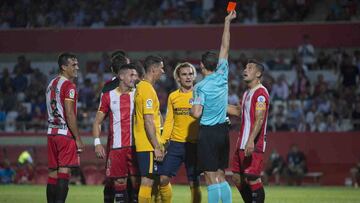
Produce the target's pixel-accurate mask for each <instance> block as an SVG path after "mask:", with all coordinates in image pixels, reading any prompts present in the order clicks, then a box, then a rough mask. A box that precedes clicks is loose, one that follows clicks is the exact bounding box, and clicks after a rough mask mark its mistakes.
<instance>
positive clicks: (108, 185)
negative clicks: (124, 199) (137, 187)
mask: <svg viewBox="0 0 360 203" xmlns="http://www.w3.org/2000/svg"><path fill="white" fill-rule="evenodd" d="M114 198H115V191H114V183H113V181H112V180H110V179H107V180H106V181H105V187H104V203H114Z"/></svg>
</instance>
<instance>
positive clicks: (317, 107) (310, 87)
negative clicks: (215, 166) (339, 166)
mask: <svg viewBox="0 0 360 203" xmlns="http://www.w3.org/2000/svg"><path fill="white" fill-rule="evenodd" d="M305 38H306V37H305ZM304 46H305V45H301V46H299V50H298V52H299V53H298V54H294V56H293V57H289V58H288V57H286V56H285V55H284V54H283V53H280V52H279V53H278V54H275V56H273V57H271V58H270V59H265V60H264V61H265V62H264V65H265V67H266V68H267V69H268V71H266V75H264V84H265V85H266V86H267V88H268V89H269V91H270V96H271V99H272V105H271V109H270V115H269V125H268V126H269V127H268V128H269V130H270V131H299V132H305V131H306V132H329V131H330V132H334V131H351V130H360V122H359V121H360V88H359V79H360V74H359V73H360V52H359V50H355V51H350V50H346V51H345V50H334V51H320V52H319V53H318V54H317V56H316V57H315V55H311V54H310V57H313V58H312V60H309V59H307V57H309V56H307V55H301V53H302V49H301V47H304ZM308 46H312V45H311V44H308ZM312 49H313V47H312ZM256 57H258V56H256ZM248 58H251V57H250V56H247V55H246V54H244V53H243V54H240V55H239V56H238V57H234V56H232V59H230V60H229V61H230V73H231V74H230V76H229V91H230V92H229V103H230V104H238V103H239V101H240V100H241V98H239V95H242V92H243V91H244V89H245V85H244V84H243V83H242V82H241V81H242V69H243V67H244V65H245V64H246V61H247V59H248ZM107 60H108V57H106V54H104V57H103V59H102V60H101V61H100V62H99V63H98V64H99V65H98V68H97V69H96V70H95V71H96V72H92V71H94V70H88V69H86V68H82V69H83V70H82V73H81V75H80V77H79V78H78V81H77V82H78V89H79V107H78V117H79V120H80V126H81V128H82V130H84V131H90V130H91V124H92V122H93V119H94V117H95V113H96V109H97V102H98V98H99V96H100V92H101V88H102V87H103V84H104V82H105V80H106V79H104V70H105V72H106V71H109V67H107V66H108V64H109V63H108V61H107ZM182 61H183V60H182V59H178V58H166V57H165V62H166V64H165V65H166V68H165V74H164V76H163V77H162V79H161V81H160V82H159V83H158V84H157V87H156V88H157V92H158V96H159V100H160V103H161V111H162V113H165V111H166V101H167V96H168V93H169V92H171V91H172V90H174V89H175V88H176V83H175V82H174V79H173V76H172V72H173V69H174V67H175V66H176V64H177V63H178V62H182ZM304 61H307V62H308V63H307V64H306V63H304ZM309 61H310V62H309ZM194 63H196V60H194ZM195 65H197V64H195ZM1 69H2V72H1V75H0V78H1V79H0V88H1V93H0V94H1V95H0V123H1V125H0V129H1V130H3V131H8V132H11V131H16V130H20V131H21V130H23V131H25V130H33V131H34V130H35V131H38V130H40V131H43V130H44V129H45V128H46V125H47V122H46V119H47V118H46V105H45V97H44V95H45V88H46V87H45V85H46V84H47V81H48V79H49V77H50V76H48V75H45V74H44V73H42V72H40V71H39V70H38V69H37V68H36V67H32V65H31V63H30V60H28V59H26V58H25V56H19V57H18V62H17V64H16V65H15V67H14V68H13V70H12V72H10V71H9V70H8V69H7V68H6V67H1ZM316 70H320V72H319V71H316ZM324 71H325V72H331V73H333V76H336V77H330V76H331V75H323V73H325V72H324ZM315 72H317V73H319V74H318V75H316V76H314V75H311V74H315ZM273 73H279V74H273ZM91 75H95V76H96V77H91ZM108 75H110V73H108ZM198 75H200V74H198ZM310 76H312V77H313V78H315V79H313V80H310V79H309V78H310ZM198 79H200V78H198ZM233 123H234V125H233V127H234V128H238V126H239V121H237V120H234V122H233Z"/></svg>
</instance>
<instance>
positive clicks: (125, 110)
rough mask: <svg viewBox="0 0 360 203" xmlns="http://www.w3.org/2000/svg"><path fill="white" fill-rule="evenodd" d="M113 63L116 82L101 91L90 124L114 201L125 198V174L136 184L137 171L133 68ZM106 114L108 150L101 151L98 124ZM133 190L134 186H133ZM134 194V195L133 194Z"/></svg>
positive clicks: (127, 199)
mask: <svg viewBox="0 0 360 203" xmlns="http://www.w3.org/2000/svg"><path fill="white" fill-rule="evenodd" d="M112 66H113V68H115V67H116V69H117V74H118V79H119V86H118V87H117V88H115V89H113V90H110V91H108V92H106V93H103V94H102V96H101V102H100V106H99V111H98V112H97V114H96V118H95V121H94V124H93V136H94V138H95V141H94V144H95V152H96V155H97V157H99V158H102V159H103V158H105V157H108V160H107V166H106V176H107V178H110V179H112V180H113V181H114V189H115V202H116V203H119V202H129V200H130V198H129V197H128V192H127V177H128V174H130V175H131V181H132V185H133V186H135V187H136V184H137V183H136V176H137V174H138V169H137V163H136V158H135V156H136V154H135V148H134V144H133V137H132V116H133V110H134V94H135V92H134V90H133V88H134V85H135V81H136V79H137V72H136V69H135V66H134V65H133V64H124V65H122V66H121V67H120V68H117V66H118V64H116V63H115V64H114V63H113V64H112ZM107 114H108V115H109V117H110V133H111V135H110V139H109V141H110V142H109V151H108V152H109V153H108V154H107V153H105V149H104V147H103V146H102V145H101V143H100V138H99V137H100V134H101V124H102V122H103V121H104V119H105V117H106V115H107ZM134 190H136V189H134ZM135 198H137V197H135Z"/></svg>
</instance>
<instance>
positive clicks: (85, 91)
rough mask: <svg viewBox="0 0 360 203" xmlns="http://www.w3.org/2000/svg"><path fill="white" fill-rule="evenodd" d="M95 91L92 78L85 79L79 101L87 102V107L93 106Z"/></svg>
mask: <svg viewBox="0 0 360 203" xmlns="http://www.w3.org/2000/svg"><path fill="white" fill-rule="evenodd" d="M94 99H95V91H94V87H93V85H92V83H91V80H90V78H86V79H85V81H84V87H82V88H81V89H80V91H79V101H80V102H83V103H84V104H85V107H87V108H91V107H93V105H94Z"/></svg>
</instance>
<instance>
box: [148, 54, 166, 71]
mask: <svg viewBox="0 0 360 203" xmlns="http://www.w3.org/2000/svg"><path fill="white" fill-rule="evenodd" d="M161 62H163V59H162V58H161V57H160V56H148V57H146V58H145V61H144V69H145V72H146V73H147V72H148V71H149V69H150V66H152V65H154V64H158V63H161Z"/></svg>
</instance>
